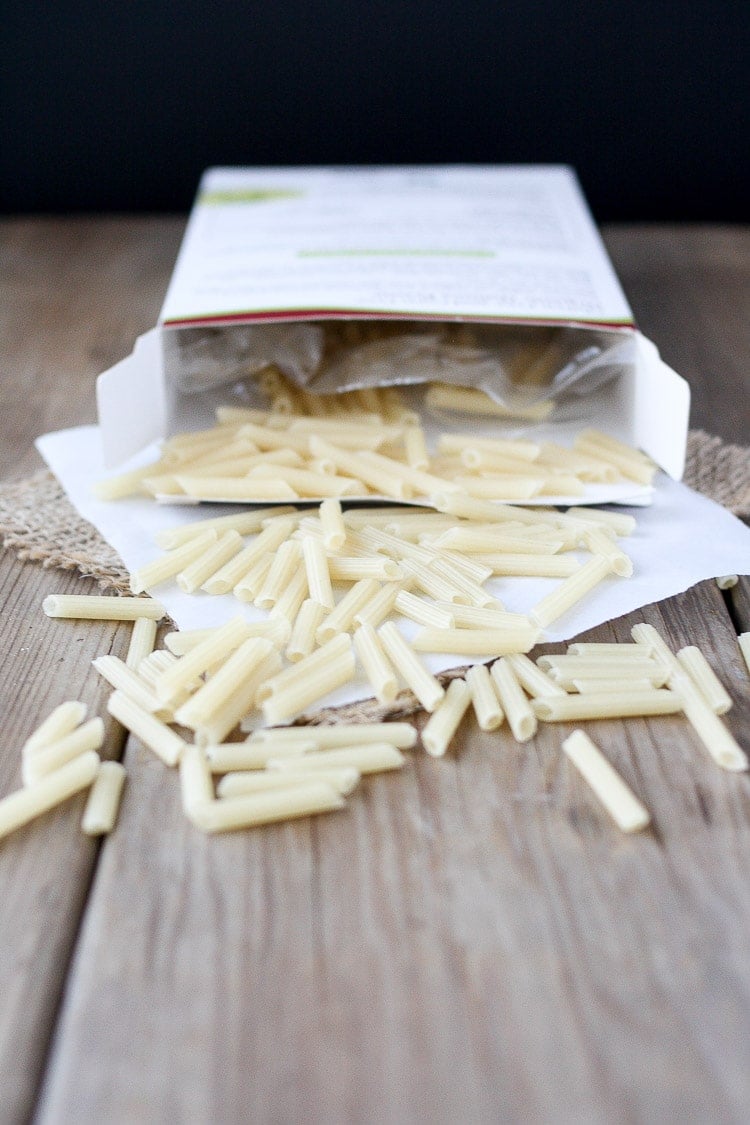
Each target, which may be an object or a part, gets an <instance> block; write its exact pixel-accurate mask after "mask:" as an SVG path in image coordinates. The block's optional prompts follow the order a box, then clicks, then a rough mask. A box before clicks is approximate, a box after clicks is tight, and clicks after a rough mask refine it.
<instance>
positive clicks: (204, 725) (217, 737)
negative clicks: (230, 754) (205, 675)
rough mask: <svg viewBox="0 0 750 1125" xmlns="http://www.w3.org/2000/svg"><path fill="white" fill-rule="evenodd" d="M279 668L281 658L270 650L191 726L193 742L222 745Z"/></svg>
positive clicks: (251, 707) (243, 718)
mask: <svg viewBox="0 0 750 1125" xmlns="http://www.w3.org/2000/svg"><path fill="white" fill-rule="evenodd" d="M280 667H281V657H280V656H279V654H278V652H276V651H275V650H273V651H272V652H270V653H269V654H268V656H267V657H266V659H265V660H262V661H261V663H260V664H259V665H258V667H257V668H256V669H255V671H254V672H252V673H251V674H250V675H249V676H248V677H247V678H246V679H245V680H243V682H242V683H241V684H240V685H239V686H238V687H237V688H236V689H235V691H233V692H232V693H231V695H230V696H229V697H228V698H227V699H226V700H225V701H224V703H222V704H221V706H220V707H217V708H216V710H214V711H213V712H212V713H211V715H210V716H208V717H206V718H202V719H200V720H199V721H198V722H197V723H196V726H195V741H196V742H197V743H198V744H199V745H200V746H208V745H211V744H215V743H219V742H222V741H223V740H224V739H225V738H226V737H227V736H228V735H229V733H230V732H231V731H233V730H234V729H235V727H237V726H238V725H239V724H240V723H241V722H243V720H245V719H246V718H247V717H248V716H249V715H250V714H251V713H252V712H253V710H254V708H256V707H257V706H258V690H259V688H260V687H261V686H262V684H263V683H264V682H265V681H266V679H267V678H268V677H269V676H272V675H275V673H276V672H277V671H278V670H279V668H280Z"/></svg>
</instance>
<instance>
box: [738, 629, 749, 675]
mask: <svg viewBox="0 0 750 1125" xmlns="http://www.w3.org/2000/svg"><path fill="white" fill-rule="evenodd" d="M737 644H738V645H739V646H740V652H741V653H742V656H743V658H744V661H745V667H746V668H747V670H748V672H749V673H750V633H740V635H739V636H738V638H737Z"/></svg>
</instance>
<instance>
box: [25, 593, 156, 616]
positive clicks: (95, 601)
mask: <svg viewBox="0 0 750 1125" xmlns="http://www.w3.org/2000/svg"><path fill="white" fill-rule="evenodd" d="M42 609H43V610H44V612H45V613H46V615H47V617H66V618H72V619H74V620H76V621H137V620H138V618H139V617H150V618H152V619H153V620H154V621H160V620H161V618H162V617H165V616H166V612H167V611H166V610H165V608H164V606H163V605H162V604H161V602H157V601H155V600H154V598H123V597H119V598H108V597H97V596H96V595H93V594H48V595H47V597H46V598H45V599H44V601H43V602H42Z"/></svg>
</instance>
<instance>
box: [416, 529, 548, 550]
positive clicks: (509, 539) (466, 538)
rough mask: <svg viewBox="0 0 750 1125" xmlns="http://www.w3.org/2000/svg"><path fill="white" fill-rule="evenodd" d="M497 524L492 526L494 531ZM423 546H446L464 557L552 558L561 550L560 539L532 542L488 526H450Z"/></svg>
mask: <svg viewBox="0 0 750 1125" xmlns="http://www.w3.org/2000/svg"><path fill="white" fill-rule="evenodd" d="M497 526H498V525H497V524H495V525H494V527H495V528H497ZM420 542H422V543H423V544H424V545H425V546H427V545H429V546H432V547H436V548H438V549H440V548H443V547H446V548H453V550H455V551H465V552H467V553H468V554H478V555H488V554H498V555H499V554H504V555H507V554H510V555H531V554H534V555H556V554H557V553H558V552H559V551H561V550H562V548H563V545H564V542H563V539H562V537H561V538H560V539H558V540H557V541H554V540H544V539H533V538H530V537H529V536H527V535H520V534H519V535H510V534H508V533H507V532H505V531H500V532H498V531H496V530H493V528H492V526H490V527H451V528H448V530H446V531H441V532H440V534H439V535H437V536H435V537H434V538H432V539H431V541H430V542H429V544H428V543H427V541H426V539H422V540H420Z"/></svg>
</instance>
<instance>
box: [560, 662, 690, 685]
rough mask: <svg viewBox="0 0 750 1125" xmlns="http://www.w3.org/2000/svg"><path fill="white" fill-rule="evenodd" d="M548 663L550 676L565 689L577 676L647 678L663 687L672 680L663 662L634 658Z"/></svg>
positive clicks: (653, 683) (619, 678) (591, 678)
mask: <svg viewBox="0 0 750 1125" xmlns="http://www.w3.org/2000/svg"><path fill="white" fill-rule="evenodd" d="M548 659H549V663H545V664H543V665H542V664H540V666H541V667H543V668H545V669H546V671H548V672H549V675H550V677H551V679H553V680H554V681H555V683H556V684H560V686H561V687H563V688H570V686H571V685H572V682H573V680H574V679H583V680H606V679H609V680H622V681H625V682H627V681H629V680H632V679H642V680H648V682H649V683H650V684H651V686H652V687H663V686H664V684H666V682H667V680H668V679H669V672H668V671H667V669H666V668H664V667H662V666H661V665H660V664H656V663H650V664H649V663H647V662H646V661H642V662H640V661H639V662H636V661H632V660H628V661H624V662H623V663H618V662H617V661H616V660H615V659H612V660H602V661H601V662H597V661H596V660H587V659H586V657H583V656H581V657H574V656H572V657H570V658H569V659H566V658H565V657H557V658H555V657H550V658H548Z"/></svg>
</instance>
